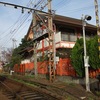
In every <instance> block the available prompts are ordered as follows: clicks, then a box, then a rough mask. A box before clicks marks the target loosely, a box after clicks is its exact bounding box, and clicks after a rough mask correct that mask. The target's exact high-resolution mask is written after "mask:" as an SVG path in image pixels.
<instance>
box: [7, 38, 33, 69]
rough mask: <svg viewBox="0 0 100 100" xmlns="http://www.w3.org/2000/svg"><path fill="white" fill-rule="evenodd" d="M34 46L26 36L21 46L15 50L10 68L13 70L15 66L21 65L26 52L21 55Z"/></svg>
mask: <svg viewBox="0 0 100 100" xmlns="http://www.w3.org/2000/svg"><path fill="white" fill-rule="evenodd" d="M29 46H32V42H31V40H27V39H26V36H25V37H24V38H23V39H22V40H21V44H19V46H18V47H17V48H15V49H14V50H13V53H12V57H11V60H10V63H9V64H8V65H7V66H9V67H10V68H13V67H14V65H15V64H20V63H21V61H22V60H23V59H24V56H23V55H24V52H23V53H22V54H20V52H21V51H22V50H24V49H25V48H27V47H29Z"/></svg>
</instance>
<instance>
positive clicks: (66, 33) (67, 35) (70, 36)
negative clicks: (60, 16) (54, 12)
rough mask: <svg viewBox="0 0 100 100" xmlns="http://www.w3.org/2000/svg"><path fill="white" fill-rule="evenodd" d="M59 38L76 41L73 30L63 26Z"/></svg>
mask: <svg viewBox="0 0 100 100" xmlns="http://www.w3.org/2000/svg"><path fill="white" fill-rule="evenodd" d="M61 40H62V41H71V42H72V41H76V36H75V30H74V29H69V28H65V29H62V30H61Z"/></svg>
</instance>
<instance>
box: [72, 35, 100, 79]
mask: <svg viewBox="0 0 100 100" xmlns="http://www.w3.org/2000/svg"><path fill="white" fill-rule="evenodd" d="M86 49H87V55H88V56H89V65H90V67H89V69H94V70H95V69H98V68H100V58H99V50H98V37H97V36H95V37H94V38H91V39H90V40H86ZM71 61H72V65H73V67H74V69H75V70H76V72H77V74H78V76H80V77H84V75H85V74H84V73H85V70H84V69H85V68H84V48H83V39H82V38H81V39H78V40H77V41H76V44H75V46H74V47H73V49H72V51H71Z"/></svg>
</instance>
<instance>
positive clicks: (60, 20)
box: [53, 15, 97, 29]
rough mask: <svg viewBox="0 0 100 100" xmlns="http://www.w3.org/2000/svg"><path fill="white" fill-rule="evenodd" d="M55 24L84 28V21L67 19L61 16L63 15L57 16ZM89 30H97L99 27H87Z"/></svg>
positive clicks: (89, 25) (90, 25)
mask: <svg viewBox="0 0 100 100" xmlns="http://www.w3.org/2000/svg"><path fill="white" fill-rule="evenodd" d="M53 21H54V23H61V24H66V25H77V26H80V27H82V20H81V19H75V18H71V17H66V16H61V15H55V16H54V18H53ZM86 27H88V28H94V29H96V28H97V27H96V26H95V25H92V24H88V23H87V25H86Z"/></svg>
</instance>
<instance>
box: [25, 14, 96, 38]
mask: <svg viewBox="0 0 100 100" xmlns="http://www.w3.org/2000/svg"><path fill="white" fill-rule="evenodd" d="M41 16H42V17H43V16H47V15H44V14H42V15H41ZM53 23H55V24H61V25H69V26H73V27H80V28H82V20H81V19H75V18H71V17H66V16H61V15H54V16H53ZM32 24H33V22H31V24H30V27H29V30H28V32H27V37H28V35H29V34H30V33H31V34H33V32H32ZM86 29H90V30H95V31H96V30H97V27H96V26H95V25H92V24H88V23H87V24H86Z"/></svg>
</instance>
